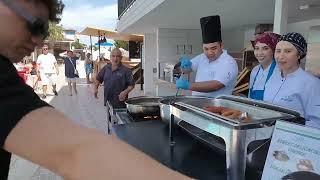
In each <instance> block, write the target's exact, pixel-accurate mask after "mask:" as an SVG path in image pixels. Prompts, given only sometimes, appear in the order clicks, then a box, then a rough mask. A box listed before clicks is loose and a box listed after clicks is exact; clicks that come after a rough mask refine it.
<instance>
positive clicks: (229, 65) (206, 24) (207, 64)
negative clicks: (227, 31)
mask: <svg viewBox="0 0 320 180" xmlns="http://www.w3.org/2000/svg"><path fill="white" fill-rule="evenodd" d="M200 24H201V30H202V42H203V53H202V54H200V55H198V56H196V57H195V58H193V59H191V61H190V60H189V59H188V58H182V60H181V69H182V72H183V73H189V72H191V71H194V72H196V78H195V82H194V83H190V82H189V81H188V80H187V79H186V78H184V77H185V76H181V77H180V78H179V79H178V80H177V81H176V88H177V89H185V90H191V91H192V95H195V96H207V97H216V96H218V95H222V94H231V93H232V91H233V89H234V87H235V82H236V79H237V75H238V66H237V63H236V61H235V60H234V59H233V58H232V57H231V56H230V55H229V54H228V53H227V52H226V50H224V49H223V43H222V40H221V25H220V17H219V16H208V17H202V18H201V19H200Z"/></svg>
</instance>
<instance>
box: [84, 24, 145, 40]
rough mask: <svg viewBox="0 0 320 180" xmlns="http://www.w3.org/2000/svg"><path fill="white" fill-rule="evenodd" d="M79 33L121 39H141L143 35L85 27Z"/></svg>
mask: <svg viewBox="0 0 320 180" xmlns="http://www.w3.org/2000/svg"><path fill="white" fill-rule="evenodd" d="M80 35H87V36H95V37H99V35H102V36H105V37H106V38H107V39H113V40H122V41H140V42H142V41H143V35H138V34H125V33H118V32H117V31H112V30H109V29H103V28H95V27H86V28H85V29H84V30H83V31H81V32H80Z"/></svg>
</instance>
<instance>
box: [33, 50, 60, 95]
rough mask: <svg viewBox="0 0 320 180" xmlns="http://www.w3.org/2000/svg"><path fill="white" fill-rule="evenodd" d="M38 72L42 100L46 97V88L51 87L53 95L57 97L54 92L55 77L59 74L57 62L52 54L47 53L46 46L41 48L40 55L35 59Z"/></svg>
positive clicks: (56, 93) (55, 91)
mask: <svg viewBox="0 0 320 180" xmlns="http://www.w3.org/2000/svg"><path fill="white" fill-rule="evenodd" d="M37 64H38V71H39V73H38V74H40V78H41V82H42V90H43V95H42V98H43V99H45V98H46V97H47V86H48V84H51V85H52V91H53V93H54V95H56V96H57V95H58V92H57V90H56V83H57V75H58V74H59V69H58V65H57V60H56V58H55V57H54V55H53V54H51V53H49V47H48V45H44V46H43V47H42V54H41V55H39V56H38V59H37Z"/></svg>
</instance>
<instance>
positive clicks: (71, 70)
mask: <svg viewBox="0 0 320 180" xmlns="http://www.w3.org/2000/svg"><path fill="white" fill-rule="evenodd" d="M77 59H78V58H77V57H76V56H75V55H74V53H73V52H72V51H71V50H68V51H67V57H65V58H64V67H65V71H64V73H65V76H66V81H67V83H68V87H69V96H72V89H73V90H74V93H75V94H77V93H78V91H77V83H76V80H77V78H78V77H79V75H78V74H77V73H76V72H77V71H76V69H77Z"/></svg>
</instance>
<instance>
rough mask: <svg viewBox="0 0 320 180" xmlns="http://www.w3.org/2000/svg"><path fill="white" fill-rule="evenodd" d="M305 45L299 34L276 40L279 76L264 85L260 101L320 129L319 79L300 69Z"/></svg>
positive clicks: (275, 75) (276, 74)
mask: <svg viewBox="0 0 320 180" xmlns="http://www.w3.org/2000/svg"><path fill="white" fill-rule="evenodd" d="M306 54H307V42H306V41H305V39H304V37H303V36H302V35H301V34H299V33H288V34H286V35H283V36H281V37H280V40H279V42H278V43H277V46H276V50H275V59H276V61H277V65H278V67H279V71H280V73H275V74H274V75H273V76H272V77H271V78H270V79H269V81H268V83H267V84H266V88H265V92H264V100H265V101H267V102H270V103H273V104H276V105H280V106H283V107H286V108H289V109H292V110H295V111H297V112H299V113H300V115H301V116H302V117H304V118H305V119H306V125H307V126H312V127H316V128H320V80H319V79H318V78H316V77H314V76H313V75H311V74H309V73H307V72H306V71H304V70H303V69H302V68H300V61H301V59H303V58H304V57H305V56H306Z"/></svg>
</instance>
